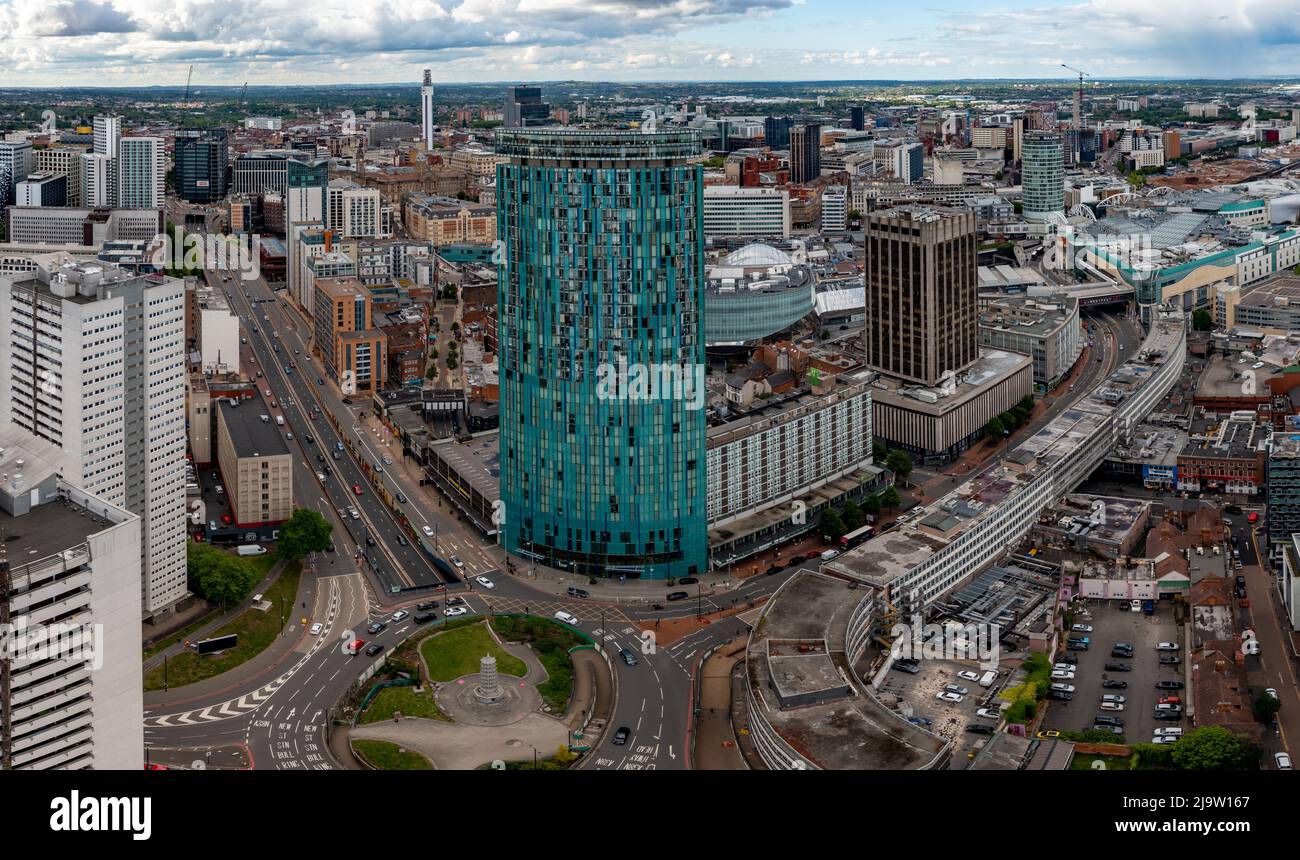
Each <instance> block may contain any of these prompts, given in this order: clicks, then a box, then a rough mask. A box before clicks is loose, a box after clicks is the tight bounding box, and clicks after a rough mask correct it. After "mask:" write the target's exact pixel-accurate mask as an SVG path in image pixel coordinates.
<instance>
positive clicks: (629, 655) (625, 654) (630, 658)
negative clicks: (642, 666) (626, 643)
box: [618, 648, 636, 666]
mask: <svg viewBox="0 0 1300 860" xmlns="http://www.w3.org/2000/svg"><path fill="white" fill-rule="evenodd" d="M618 656H619V657H621V658H622V660H623V662H624V663H626V664H627V665H629V666H635V665H636V653H635V652H634V651H632V649H631V648H620V649H619V651H618Z"/></svg>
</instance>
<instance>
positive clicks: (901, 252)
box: [862, 205, 979, 386]
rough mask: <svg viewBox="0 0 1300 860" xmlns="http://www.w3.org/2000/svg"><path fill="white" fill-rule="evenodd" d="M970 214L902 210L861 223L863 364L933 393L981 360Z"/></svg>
mask: <svg viewBox="0 0 1300 860" xmlns="http://www.w3.org/2000/svg"><path fill="white" fill-rule="evenodd" d="M975 226H976V216H975V213H973V212H969V211H965V210H957V209H947V208H943V207H938V206H920V205H917V206H900V207H897V208H894V209H885V210H882V211H879V212H872V213H870V214H869V215H867V216H865V224H864V228H865V234H866V242H865V248H864V254H863V259H864V260H865V262H866V319H867V325H866V330H865V331H864V332H863V338H862V341H863V346H864V348H865V350H866V364H867V366H868V367H871V368H873V369H875V370H878V371H880V372H881V373H884V374H886V375H888V376H892V377H895V378H898V379H903V380H907V381H910V382H915V383H918V384H920V385H924V386H935V385H938V384H939V381H940V380H941V379H942V378H943V376H944V374H946V373H948V372H949V371H953V372H956V371H961V370H964V369H966V368H967V367H970V366H971V364H973V363H974V362H975V360H976V359H977V358H978V357H979V311H978V308H977V307H976V294H977V280H976V259H977V247H978V242H977V241H976V238H975Z"/></svg>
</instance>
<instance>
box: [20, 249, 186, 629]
mask: <svg viewBox="0 0 1300 860" xmlns="http://www.w3.org/2000/svg"><path fill="white" fill-rule="evenodd" d="M34 310H35V313H34V312H33V311H34ZM0 319H4V320H5V321H6V324H5V325H4V326H0V426H5V425H9V424H14V425H17V426H19V427H21V428H23V429H24V430H27V431H28V432H30V433H33V434H34V435H36V436H38V437H40V438H42V439H46V440H48V441H49V442H51V443H53V444H55V445H58V446H59V447H60V448H62V449H63V451H64V452H65V453H66V454H68V455H69V458H68V459H69V466H68V467H67V468H66V469H65V471H64V478H66V479H67V480H69V481H70V482H72V483H73V484H75V485H77V486H79V487H81V488H83V489H84V490H86V491H87V492H89V493H92V494H94V495H96V496H99V497H101V498H103V499H104V500H106V501H108V502H110V503H111V504H114V505H119V506H121V507H124V508H126V509H127V510H129V511H131V512H132V513H134V514H137V515H139V517H140V519H141V521H142V531H143V539H142V563H141V570H142V571H143V579H142V591H143V609H144V612H145V613H146V614H147V615H156V614H164V615H165V614H166V613H168V612H169V611H170V610H171V609H172V608H173V607H174V606H175V604H176V602H177V601H178V600H180V599H181V598H182V597H184V596H185V594H186V571H185V483H184V463H185V286H184V282H183V281H181V280H179V279H177V278H168V277H165V276H162V275H134V274H131V273H130V272H127V271H124V270H122V269H118V268H115V267H112V266H106V265H104V264H87V263H74V262H71V261H69V260H66V258H65V259H64V260H62V261H59V262H56V263H54V264H52V267H51V268H50V269H44V268H38V270H37V271H35V272H24V273H21V274H15V275H13V276H0Z"/></svg>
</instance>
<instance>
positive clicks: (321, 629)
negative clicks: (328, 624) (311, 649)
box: [307, 621, 325, 636]
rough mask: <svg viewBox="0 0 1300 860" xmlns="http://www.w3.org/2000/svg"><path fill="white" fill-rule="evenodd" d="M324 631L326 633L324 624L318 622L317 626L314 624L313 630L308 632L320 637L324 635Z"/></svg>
mask: <svg viewBox="0 0 1300 860" xmlns="http://www.w3.org/2000/svg"><path fill="white" fill-rule="evenodd" d="M324 631H325V625H324V624H321V623H320V622H319V621H317V622H316V623H315V624H313V625H312V626H311V629H310V630H308V631H307V632H308V633H310V634H311V635H313V636H319V635H321V633H323V632H324Z"/></svg>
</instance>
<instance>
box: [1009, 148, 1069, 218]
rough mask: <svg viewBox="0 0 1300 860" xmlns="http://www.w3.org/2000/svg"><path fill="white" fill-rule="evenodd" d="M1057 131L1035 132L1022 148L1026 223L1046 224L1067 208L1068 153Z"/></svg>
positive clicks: (1022, 180)
mask: <svg viewBox="0 0 1300 860" xmlns="http://www.w3.org/2000/svg"><path fill="white" fill-rule="evenodd" d="M1062 146H1063V141H1062V140H1061V136H1060V135H1059V134H1057V133H1056V132H1054V131H1031V132H1029V133H1028V134H1026V135H1025V142H1024V145H1023V147H1022V149H1021V158H1020V165H1021V177H1020V181H1021V186H1022V188H1023V193H1022V195H1021V204H1022V206H1023V210H1024V211H1023V212H1022V213H1021V214H1022V215H1023V216H1024V219H1025V220H1026V221H1046V220H1047V219H1048V218H1049V217H1051V215H1052V213H1054V212H1061V211H1062V210H1063V209H1064V208H1065V166H1064V162H1065V151H1064V149H1062Z"/></svg>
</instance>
